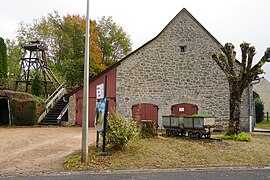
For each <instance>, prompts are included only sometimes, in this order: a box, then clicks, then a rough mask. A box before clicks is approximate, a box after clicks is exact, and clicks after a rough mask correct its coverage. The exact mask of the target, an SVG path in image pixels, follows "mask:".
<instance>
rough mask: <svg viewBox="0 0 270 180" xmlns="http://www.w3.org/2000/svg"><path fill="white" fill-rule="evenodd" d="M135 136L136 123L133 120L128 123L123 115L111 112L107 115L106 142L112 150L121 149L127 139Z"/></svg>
mask: <svg viewBox="0 0 270 180" xmlns="http://www.w3.org/2000/svg"><path fill="white" fill-rule="evenodd" d="M136 136H137V128H136V124H135V123H134V122H133V120H130V122H129V123H128V122H127V121H126V120H125V117H124V116H123V115H120V114H118V113H117V112H115V111H114V112H112V113H110V114H109V116H108V124H107V129H106V144H107V145H109V148H110V149H112V150H119V149H122V148H123V147H124V146H125V145H126V144H127V143H128V141H129V140H131V139H132V138H134V137H136Z"/></svg>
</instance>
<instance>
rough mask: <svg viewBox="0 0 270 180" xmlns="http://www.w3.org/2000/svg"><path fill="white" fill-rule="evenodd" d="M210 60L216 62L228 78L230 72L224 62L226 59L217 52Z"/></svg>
mask: <svg viewBox="0 0 270 180" xmlns="http://www.w3.org/2000/svg"><path fill="white" fill-rule="evenodd" d="M212 59H213V60H214V61H216V63H217V64H218V66H219V67H220V68H221V70H222V71H223V72H224V73H225V75H226V76H227V77H229V76H230V70H229V66H228V64H227V61H226V57H225V56H224V55H223V54H220V53H219V52H214V53H213V55H212Z"/></svg>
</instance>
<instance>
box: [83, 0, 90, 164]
mask: <svg viewBox="0 0 270 180" xmlns="http://www.w3.org/2000/svg"><path fill="white" fill-rule="evenodd" d="M89 24H90V19H89V0H87V11H86V28H85V29H86V34H85V56H84V82H83V115H82V117H83V119H82V154H81V161H82V163H87V162H88V95H89V94H88V93H89V37H90V34H89Z"/></svg>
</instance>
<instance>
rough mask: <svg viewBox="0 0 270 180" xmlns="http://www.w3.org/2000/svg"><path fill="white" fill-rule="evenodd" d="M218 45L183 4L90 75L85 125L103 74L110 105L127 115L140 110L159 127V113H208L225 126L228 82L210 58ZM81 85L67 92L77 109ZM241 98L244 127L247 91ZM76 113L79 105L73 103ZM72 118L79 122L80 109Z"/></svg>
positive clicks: (245, 127)
mask: <svg viewBox="0 0 270 180" xmlns="http://www.w3.org/2000/svg"><path fill="white" fill-rule="evenodd" d="M221 47H222V45H221V44H220V43H219V42H218V40H216V39H215V38H214V37H213V36H212V35H211V34H210V33H209V32H208V31H207V30H206V29H205V28H204V27H203V26H202V25H201V24H200V23H199V22H198V21H197V20H196V19H195V18H194V17H193V16H192V15H191V14H190V13H189V12H188V11H187V10H186V9H182V10H181V11H180V12H179V13H178V14H177V15H176V16H175V17H174V18H173V19H172V20H171V21H170V22H169V23H168V25H167V26H166V27H165V28H164V29H163V30H162V31H161V32H160V33H159V34H158V35H157V36H156V37H155V38H153V39H152V40H150V41H149V42H147V43H146V44H144V45H143V46H141V47H140V48H138V49H137V50H135V51H133V52H132V53H130V54H129V55H128V56H126V57H124V58H123V59H122V60H121V61H119V62H118V63H116V64H114V65H113V66H112V67H110V68H109V69H107V70H106V71H104V72H103V73H101V74H100V75H98V76H97V77H95V78H94V79H92V80H91V82H90V99H89V100H90V107H89V124H90V125H91V126H92V125H93V122H94V112H95V101H96V90H95V88H96V86H97V85H98V84H100V83H102V82H104V77H105V76H107V77H108V82H109V85H108V93H109V96H108V97H109V106H110V108H111V107H114V108H116V110H117V111H118V112H119V113H121V114H124V115H125V117H126V118H129V117H135V116H136V115H139V116H140V119H151V120H153V121H155V123H156V126H157V127H162V116H163V115H170V114H175V115H180V114H194V113H198V114H213V115H214V116H215V117H216V120H217V123H218V125H219V127H220V128H224V127H225V126H227V124H228V119H229V87H228V82H227V79H226V77H225V75H224V73H223V72H222V70H221V69H220V68H219V66H218V65H217V64H216V62H215V61H214V60H212V58H211V55H212V53H213V52H214V51H218V52H222V51H221ZM82 89H83V88H82V87H81V88H78V89H77V90H75V91H73V92H72V93H71V94H70V95H72V96H75V97H76V99H77V101H76V102H77V105H76V106H77V107H79V108H81V107H82V106H81V104H80V103H81V100H80V99H82ZM242 99H243V103H242V104H243V107H242V117H241V127H242V130H244V131H247V130H248V129H249V120H248V119H249V118H248V117H249V114H248V93H247V92H246V91H245V92H244V95H243V98H242ZM76 112H77V113H78V112H80V109H78V108H76ZM80 113H81V112H80ZM74 118H75V121H76V122H81V115H80V114H78V115H76V116H74ZM73 121H74V119H73ZM79 124H80V123H79Z"/></svg>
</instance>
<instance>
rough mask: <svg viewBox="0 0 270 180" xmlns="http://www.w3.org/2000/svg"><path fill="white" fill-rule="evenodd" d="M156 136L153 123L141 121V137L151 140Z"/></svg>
mask: <svg viewBox="0 0 270 180" xmlns="http://www.w3.org/2000/svg"><path fill="white" fill-rule="evenodd" d="M156 135H157V131H156V128H155V123H154V121H152V120H142V127H141V137H142V138H152V137H154V136H156Z"/></svg>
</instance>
